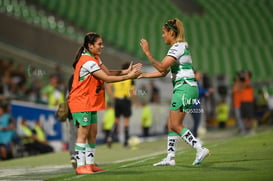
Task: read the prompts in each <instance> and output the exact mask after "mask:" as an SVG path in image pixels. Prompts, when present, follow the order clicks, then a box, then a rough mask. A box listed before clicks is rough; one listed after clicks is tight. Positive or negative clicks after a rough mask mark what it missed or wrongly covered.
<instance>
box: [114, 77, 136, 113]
mask: <svg viewBox="0 0 273 181" xmlns="http://www.w3.org/2000/svg"><path fill="white" fill-rule="evenodd" d="M113 88H114V98H115V117H120V116H124V117H130V116H131V115H132V110H131V107H132V101H131V91H132V90H133V89H134V82H133V80H125V81H122V82H116V83H113Z"/></svg>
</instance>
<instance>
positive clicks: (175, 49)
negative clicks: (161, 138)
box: [139, 18, 210, 166]
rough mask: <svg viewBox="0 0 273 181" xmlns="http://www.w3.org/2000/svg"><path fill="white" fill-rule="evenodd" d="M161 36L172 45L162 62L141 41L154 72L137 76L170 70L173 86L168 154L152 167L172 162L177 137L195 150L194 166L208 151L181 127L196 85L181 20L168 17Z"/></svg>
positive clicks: (160, 73)
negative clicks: (154, 69)
mask: <svg viewBox="0 0 273 181" xmlns="http://www.w3.org/2000/svg"><path fill="white" fill-rule="evenodd" d="M162 37H163V39H164V41H165V43H166V44H168V45H170V46H171V48H170V49H169V51H168V53H167V56H165V58H164V59H163V60H162V61H161V62H160V61H158V60H156V59H155V58H154V57H153V55H152V53H151V52H150V46H149V43H148V42H147V40H145V39H141V40H140V46H141V48H142V50H143V52H144V53H145V55H146V56H147V58H148V59H149V61H150V63H151V64H152V65H153V66H154V67H155V68H156V69H157V71H156V72H149V73H142V74H141V75H140V76H139V78H156V77H163V76H166V75H167V74H168V73H169V71H171V75H172V82H173V87H174V88H173V95H172V100H171V105H170V112H169V117H168V143H167V157H166V158H164V159H163V160H162V161H160V162H158V163H155V164H154V166H168V165H170V166H173V165H175V151H176V145H177V141H178V139H179V137H181V138H182V139H183V140H184V141H185V142H186V143H188V144H189V145H190V146H192V147H193V148H195V149H196V151H197V152H196V158H195V160H194V162H193V165H198V164H200V163H201V162H202V161H203V160H204V158H205V157H206V156H208V155H209V154H210V152H209V150H208V149H207V148H204V147H203V146H202V144H201V143H200V141H198V140H197V139H196V138H195V137H194V135H193V134H192V133H191V131H190V130H189V129H188V128H185V127H184V126H183V120H184V118H185V115H186V113H187V112H190V111H191V109H190V108H191V107H192V105H193V104H195V103H198V100H197V98H198V87H197V82H196V80H195V77H194V71H193V66H192V59H191V55H190V51H189V47H188V43H187V42H186V40H185V35H184V27H183V24H182V22H181V21H180V20H179V19H177V18H175V19H173V20H168V21H167V22H166V23H165V24H164V26H163V27H162Z"/></svg>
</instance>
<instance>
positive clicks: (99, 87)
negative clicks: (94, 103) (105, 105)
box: [96, 85, 102, 94]
mask: <svg viewBox="0 0 273 181" xmlns="http://www.w3.org/2000/svg"><path fill="white" fill-rule="evenodd" d="M101 90H102V86H100V85H99V86H97V88H96V93H97V94H98V93H99V92H100V91H101Z"/></svg>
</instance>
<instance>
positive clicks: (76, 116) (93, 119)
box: [72, 111, 98, 126]
mask: <svg viewBox="0 0 273 181" xmlns="http://www.w3.org/2000/svg"><path fill="white" fill-rule="evenodd" d="M72 119H73V123H74V125H77V124H79V125H81V126H89V125H90V124H92V123H97V122H98V116H97V111H90V112H75V113H72Z"/></svg>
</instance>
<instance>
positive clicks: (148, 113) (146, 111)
mask: <svg viewBox="0 0 273 181" xmlns="http://www.w3.org/2000/svg"><path fill="white" fill-rule="evenodd" d="M141 105H142V111H141V126H142V135H143V137H144V138H147V137H149V136H150V127H151V126H152V122H153V115H152V110H151V107H150V106H149V104H148V103H147V101H146V100H142V101H141Z"/></svg>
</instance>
